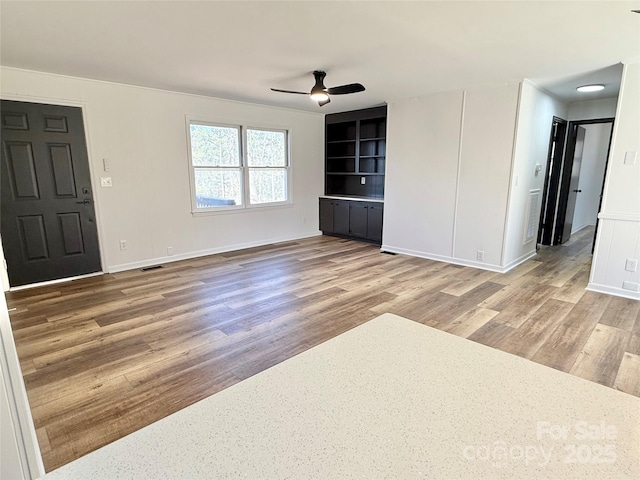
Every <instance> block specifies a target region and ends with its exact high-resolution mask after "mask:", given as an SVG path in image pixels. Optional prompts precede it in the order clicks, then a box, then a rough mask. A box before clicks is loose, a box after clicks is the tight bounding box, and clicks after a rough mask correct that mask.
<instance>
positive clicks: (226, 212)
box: [191, 202, 294, 217]
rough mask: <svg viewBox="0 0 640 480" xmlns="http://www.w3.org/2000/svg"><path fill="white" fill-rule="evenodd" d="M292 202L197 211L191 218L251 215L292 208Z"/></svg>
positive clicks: (192, 213)
mask: <svg viewBox="0 0 640 480" xmlns="http://www.w3.org/2000/svg"><path fill="white" fill-rule="evenodd" d="M293 206H294V205H293V202H287V203H268V204H265V205H252V206H250V207H244V208H225V209H220V210H198V211H195V212H191V216H192V217H209V216H212V215H214V216H215V215H234V214H238V213H251V212H258V211H262V212H263V211H265V210H280V209H283V208H293Z"/></svg>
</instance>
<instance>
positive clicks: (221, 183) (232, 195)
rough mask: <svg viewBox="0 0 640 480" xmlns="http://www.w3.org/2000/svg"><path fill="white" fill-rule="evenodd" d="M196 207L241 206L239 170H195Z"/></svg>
mask: <svg viewBox="0 0 640 480" xmlns="http://www.w3.org/2000/svg"><path fill="white" fill-rule="evenodd" d="M193 173H194V175H195V180H196V206H197V207H198V208H209V207H224V206H228V205H242V187H241V186H242V177H241V174H240V170H239V169H238V170H236V169H217V168H215V169H214V168H196V169H194V172H193Z"/></svg>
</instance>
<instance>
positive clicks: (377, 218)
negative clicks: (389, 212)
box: [367, 203, 384, 243]
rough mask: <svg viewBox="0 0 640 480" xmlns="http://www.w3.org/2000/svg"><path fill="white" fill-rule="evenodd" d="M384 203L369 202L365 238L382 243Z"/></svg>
mask: <svg viewBox="0 0 640 480" xmlns="http://www.w3.org/2000/svg"><path fill="white" fill-rule="evenodd" d="M383 211H384V204H382V203H370V204H369V212H368V213H369V215H368V217H367V238H368V239H369V240H373V241H375V242H379V243H382V214H383Z"/></svg>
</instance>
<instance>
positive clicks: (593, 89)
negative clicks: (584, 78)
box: [576, 85, 604, 93]
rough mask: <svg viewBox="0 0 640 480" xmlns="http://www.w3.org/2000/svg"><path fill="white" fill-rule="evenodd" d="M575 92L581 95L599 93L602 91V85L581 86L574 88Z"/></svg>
mask: <svg viewBox="0 0 640 480" xmlns="http://www.w3.org/2000/svg"><path fill="white" fill-rule="evenodd" d="M576 90H577V91H579V92H582V93H585V92H599V91H600V90H604V85H582V86H581V87H578V88H576Z"/></svg>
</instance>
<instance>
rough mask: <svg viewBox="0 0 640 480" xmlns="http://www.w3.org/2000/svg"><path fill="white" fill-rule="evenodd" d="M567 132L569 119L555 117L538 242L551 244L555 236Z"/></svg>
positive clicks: (552, 126)
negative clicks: (555, 220) (554, 225)
mask: <svg viewBox="0 0 640 480" xmlns="http://www.w3.org/2000/svg"><path fill="white" fill-rule="evenodd" d="M566 133H567V121H566V120H563V119H561V118H558V117H553V123H552V125H551V138H550V140H549V156H548V158H547V172H546V175H545V179H544V191H543V194H542V208H541V209H540V226H539V228H538V243H541V244H542V245H551V241H552V236H553V222H554V219H555V214H556V207H557V205H558V191H559V187H560V174H561V172H562V156H563V154H564V143H565V137H566Z"/></svg>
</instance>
